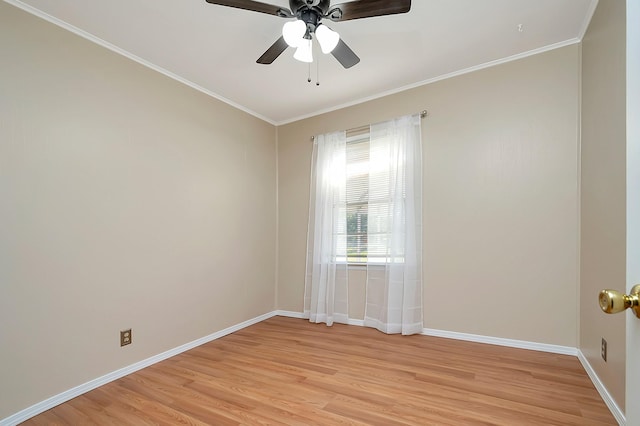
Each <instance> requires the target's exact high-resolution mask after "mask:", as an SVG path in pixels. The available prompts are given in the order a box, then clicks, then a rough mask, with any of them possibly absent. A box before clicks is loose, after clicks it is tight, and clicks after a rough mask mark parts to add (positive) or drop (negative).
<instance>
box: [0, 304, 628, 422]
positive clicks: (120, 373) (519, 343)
mask: <svg viewBox="0 0 640 426" xmlns="http://www.w3.org/2000/svg"><path fill="white" fill-rule="evenodd" d="M276 315H279V316H283V317H290V318H300V319H302V318H304V314H303V313H302V312H293V311H282V310H277V311H273V312H268V313H266V314H263V315H260V316H258V317H255V318H252V319H250V320H247V321H244V322H242V323H240V324H236V325H233V326H231V327H228V328H225V329H224V330H220V331H218V332H216V333H213V334H210V335H208V336H205V337H202V338H200V339H197V340H194V341H192V342H189V343H185V344H184V345H181V346H178V347H177V348H173V349H170V350H168V351H166V352H163V353H161V354H158V355H155V356H152V357H150V358H147V359H145V360H142V361H139V362H136V363H135V364H131V365H129V366H127V367H124V368H121V369H119V370H116V371H113V372H111V373H109V374H106V375H104V376H102V377H98V378H96V379H93V380H91V381H89V382H87V383H83V384H81V385H79V386H76V387H74V388H72V389H69V390H67V391H64V392H62V393H60V394H58V395H54V396H52V397H51V398H48V399H46V400H44V401H41V402H39V403H37V404H34V405H32V406H31V407H28V408H25V409H24V410H22V411H19V412H17V413H15V414H13V415H11V416H9V417H6V418H4V419H2V420H0V426H15V425H17V424H19V423H21V422H24V421H25V420H28V419H30V418H31V417H34V416H36V415H38V414H40V413H42V412H44V411H47V410H49V409H51V408H53V407H55V406H56V405H59V404H62V403H63V402H66V401H69V400H70V399H73V398H75V397H77V396H80V395H82V394H84V393H86V392H89V391H90V390H93V389H95V388H97V387H100V386H102V385H105V384H107V383H109V382H112V381H114V380H117V379H119V378H121V377H124V376H126V375H128V374H131V373H134V372H136V371H138V370H141V369H143V368H145V367H148V366H150V365H153V364H155V363H158V362H160V361H163V360H165V359H167V358H171V357H172V356H175V355H178V354H180V353H182V352H185V351H188V350H189V349H193V348H195V347H197V346H200V345H203V344H205V343H208V342H211V341H213V340H216V339H219V338H221V337H224V336H226V335H227V334H231V333H233V332H236V331H238V330H241V329H243V328H245V327H248V326H250V325H253V324H256V323H259V322H261V321H264V320H266V319H269V318H271V317H274V316H276ZM348 324H349V325H354V326H360V327H362V326H364V321H363V320H357V319H349V322H348ZM422 334H423V335H426V336H434V337H444V338H447V339H455V340H466V341H470V342H477V343H486V344H490V345H499V346H507V347H513V348H520V349H529V350H535V351H542V352H550V353H557V354H562V355H573V356H577V357H578V359H579V360H580V362H581V363H582V366H583V367H584V369H585V370H586V372H587V375H588V376H589V378H590V379H591V381H592V382H593V384H594V386H595V387H596V389H597V390H598V392H599V393H600V396H601V397H602V399H603V400H604V402H605V404H606V405H607V407H609V410H610V411H611V413H612V414H613V416H614V417H615V419H616V420H617V421H618V423H619V424H620V425H621V426H625V425H626V419H625V416H624V413H623V412H622V410H620V407H618V405H617V404H616V402H615V401H614V400H613V398H612V397H611V395H610V394H609V392H608V391H607V389H606V387H605V386H604V385H603V384H602V382H601V381H600V379H599V378H598V375H597V374H596V373H595V371H594V370H593V368H592V367H591V365H590V364H589V362H588V361H587V359H586V357H585V356H584V355H583V354H582V352H581V351H580V350H578V349H576V348H572V347H568V346H558V345H550V344H545V343H536V342H527V341H523V340H513V339H503V338H499V337H489V336H482V335H477V334H467V333H458V332H453V331H443V330H434V329H430V328H425V329H423V330H422Z"/></svg>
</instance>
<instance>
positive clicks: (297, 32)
mask: <svg viewBox="0 0 640 426" xmlns="http://www.w3.org/2000/svg"><path fill="white" fill-rule="evenodd" d="M306 32H307V24H305V23H304V22H302V21H300V20H298V19H296V20H295V21H289V22H287V23H285V24H284V26H283V27H282V37H284V41H286V42H287V44H288V45H289V46H291V47H298V46H300V45H301V44H302V43H303V42H304V35H305V33H306Z"/></svg>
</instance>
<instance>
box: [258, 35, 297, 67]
mask: <svg viewBox="0 0 640 426" xmlns="http://www.w3.org/2000/svg"><path fill="white" fill-rule="evenodd" d="M287 47H289V45H288V44H287V42H286V41H284V37H282V36H280V38H279V39H278V40H276V42H275V43H273V44H272V45H271V47H270V48H268V49H267V51H266V52H264V53H263V54H262V56H260V57H259V58H258V60H257V61H256V62H257V63H259V64H265V65H268V64H270V63H272V62H273V61H275V60H276V59H277V58H278V56H280V55H281V54H282V52H284V51H285V50H287Z"/></svg>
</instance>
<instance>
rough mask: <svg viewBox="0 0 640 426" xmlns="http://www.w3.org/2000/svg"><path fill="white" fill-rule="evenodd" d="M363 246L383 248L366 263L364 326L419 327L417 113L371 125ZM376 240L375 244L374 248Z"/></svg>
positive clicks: (406, 329) (419, 152) (396, 329)
mask: <svg viewBox="0 0 640 426" xmlns="http://www.w3.org/2000/svg"><path fill="white" fill-rule="evenodd" d="M370 138H371V140H370V153H369V155H370V158H369V168H370V170H369V188H370V193H369V223H368V229H367V239H368V244H369V247H370V248H371V247H376V248H377V249H380V250H386V260H385V261H384V262H383V263H382V264H373V263H371V262H369V263H368V264H367V286H366V289H367V290H366V293H367V295H366V305H365V318H364V324H365V326H369V327H374V328H377V329H378V330H380V331H382V332H384V333H402V334H416V333H421V332H422V148H421V141H420V138H421V130H420V116H419V115H414V116H406V117H401V118H398V119H395V120H391V121H387V122H384V123H379V124H374V125H371V129H370ZM378 245H379V247H378Z"/></svg>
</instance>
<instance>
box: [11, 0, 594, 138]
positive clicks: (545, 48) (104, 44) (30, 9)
mask: <svg viewBox="0 0 640 426" xmlns="http://www.w3.org/2000/svg"><path fill="white" fill-rule="evenodd" d="M4 1H5V2H6V3H9V4H11V5H13V6H15V7H17V8H19V9H22V10H24V11H25V12H28V13H30V14H32V15H35V16H37V17H39V18H42V19H44V20H45V21H48V22H50V23H52V24H54V25H57V26H59V27H61V28H64V29H66V30H68V31H71V32H72V33H74V34H76V35H78V36H80V37H83V38H85V39H87V40H89V41H91V42H93V43H96V44H98V45H100V46H102V47H105V48H107V49H109V50H111V51H113V52H115V53H118V54H120V55H122V56H124V57H126V58H129V59H131V60H132V61H135V62H137V63H139V64H141V65H143V66H145V67H147V68H150V69H152V70H154V71H157V72H159V73H161V74H164V75H166V76H167V77H169V78H172V79H174V80H176V81H178V82H180V83H183V84H186V85H187V86H189V87H191V88H193V89H195V90H197V91H199V92H202V93H204V94H205V95H209V96H211V97H213V98H215V99H217V100H219V101H221V102H224V103H226V104H227V105H230V106H232V107H234V108H236V109H239V110H241V111H244V112H246V113H247V114H250V115H252V116H254V117H256V118H259V119H260V120H263V121H266V122H267V123H269V124H272V125H274V126H282V125H285V124H289V123H293V122H296V121H300V120H304V119H306V118H310V117H315V116H317V115H321V114H326V113H328V112H333V111H336V110H340V109H343V108H347V107H350V106H354V105H359V104H362V103H364V102H368V101H372V100H375V99H379V98H383V97H385V96H389V95H393V94H396V93H399V92H404V91H405V90H409V89H414V88H416V87H420V86H425V85H427V84H431V83H435V82H437V81H441V80H446V79H449V78H452V77H456V76H459V75H463V74H468V73H471V72H474V71H478V70H481V69H485V68H489V67H493V66H496V65H500V64H504V63H507V62H511V61H515V60H518V59H522V58H526V57H528V56H533V55H537V54H539V53H544V52H547V51H550V50H554V49H559V48H561V47H565V46H569V45H572V44H576V43H579V42H580V41H581V40H582V37H584V33H585V32H586V30H587V27H588V26H589V22H590V21H591V17H592V16H593V12H594V11H595V8H596V6H597V4H598V0H592V2H591V4H590V6H589V9H588V12H587V16H586V18H585V21H584V22H583V24H582V27H581V29H580V34H579V37H577V38H571V39H568V40H565V41H561V42H558V43H554V44H550V45H547V46H543V47H539V48H537V49H533V50H529V51H527V52H522V53H518V54H515V55H511V56H507V57H506V58H501V59H496V60H493V61H489V62H485V63H484V64H480V65H475V66H472V67H469V68H465V69H462V70H458V71H453V72H451V73H448V74H443V75H440V76H437V77H433V78H430V79H427V80H423V81H419V82H417V83H413V84H409V85H406V86H402V87H399V88H396V89H391V90H388V91H385V92H381V93H378V94H375V95H371V96H367V97H365V98H360V99H357V100H354V101H351V102H347V103H344V104H341V105H337V106H333V107H330V108H326V109H321V110H318V111H315V112H312V113H309V114H305V115H301V116H298V117H293V118H289V119H285V120H282V121H275V120H272V119H270V118H268V117H265V116H263V115H261V114H258V113H257V112H255V111H252V110H250V109H248V108H246V107H244V106H242V105H240V104H238V103H235V102H233V101H231V100H230V99H227V98H225V97H223V96H221V95H218V94H217V93H214V92H212V91H211V90H208V89H206V88H204V87H202V86H200V85H198V84H196V83H194V82H192V81H190V80H187V79H186V78H183V77H181V76H179V75H177V74H175V73H173V72H171V71H169V70H166V69H164V68H162V67H160V66H158V65H155V64H153V63H151V62H149V61H147V60H145V59H142V58H141V57H139V56H136V55H134V54H133V53H131V52H128V51H126V50H124V49H122V48H120V47H118V46H115V45H113V44H111V43H109V42H108V41H106V40H103V39H101V38H99V37H96V36H95V35H93V34H91V33H88V32H86V31H84V30H81V29H80V28H77V27H75V26H73V25H71V24H69V23H67V22H65V21H62V20H61V19H58V18H56V17H54V16H51V15H49V14H47V13H45V12H43V11H41V10H39V9H36V8H35V7H33V6H30V5H28V4H25V3H23V2H22V1H21V0H4Z"/></svg>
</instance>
